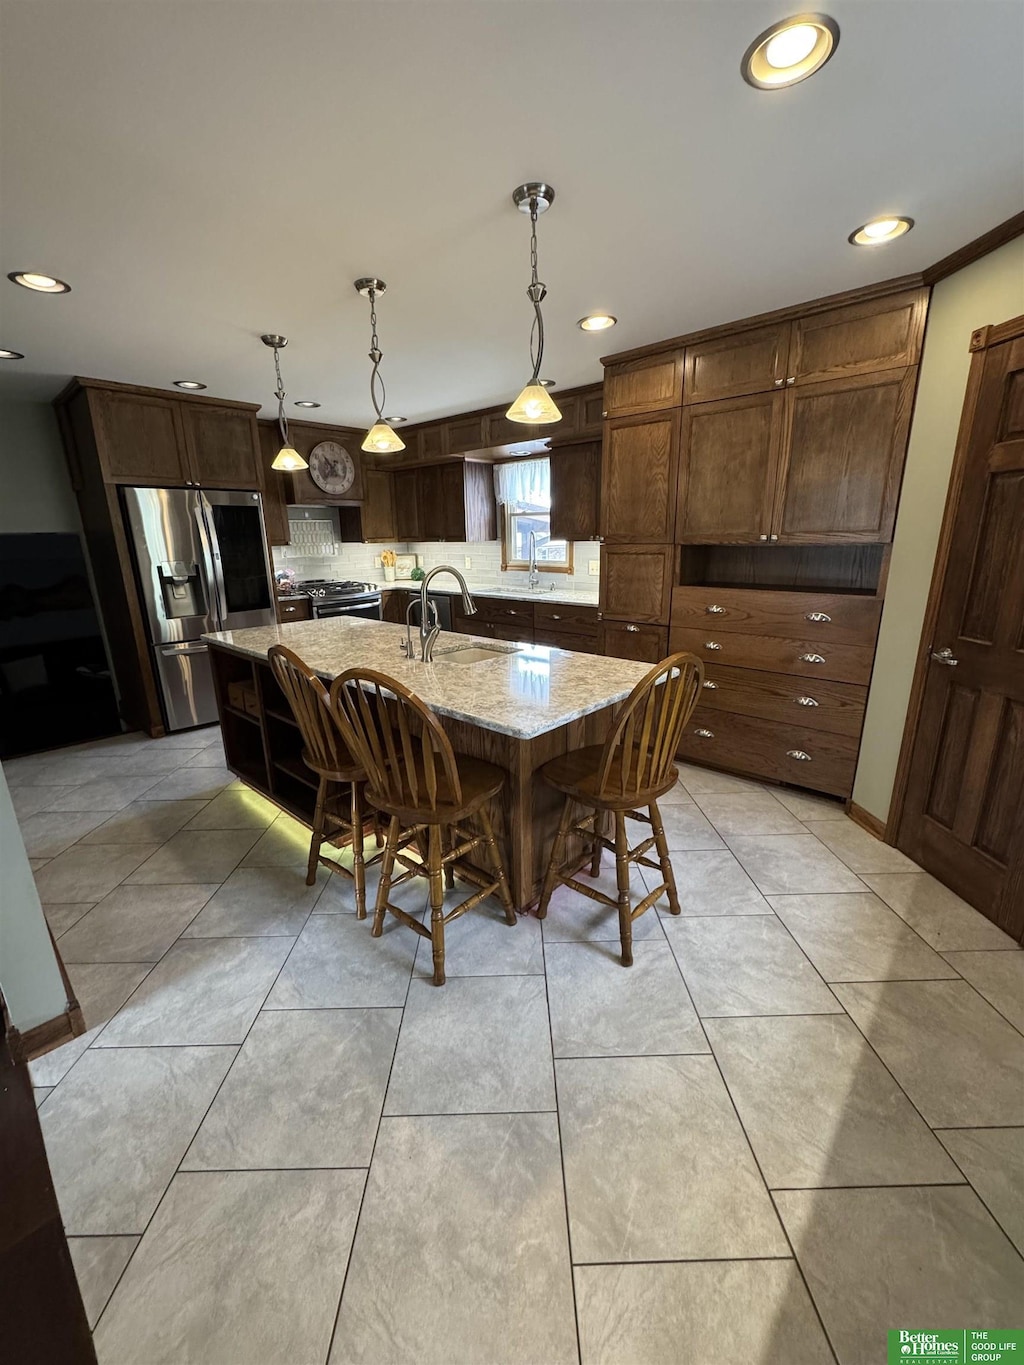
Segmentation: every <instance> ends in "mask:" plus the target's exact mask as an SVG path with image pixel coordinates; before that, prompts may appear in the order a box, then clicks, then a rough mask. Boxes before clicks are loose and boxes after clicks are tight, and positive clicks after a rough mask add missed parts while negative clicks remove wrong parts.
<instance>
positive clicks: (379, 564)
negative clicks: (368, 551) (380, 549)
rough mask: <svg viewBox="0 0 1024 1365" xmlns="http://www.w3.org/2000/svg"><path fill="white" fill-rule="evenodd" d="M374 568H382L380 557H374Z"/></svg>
mask: <svg viewBox="0 0 1024 1365" xmlns="http://www.w3.org/2000/svg"><path fill="white" fill-rule="evenodd" d="M373 567H374V568H375V569H379V568H380V567H381V562H380V555H374V556H373Z"/></svg>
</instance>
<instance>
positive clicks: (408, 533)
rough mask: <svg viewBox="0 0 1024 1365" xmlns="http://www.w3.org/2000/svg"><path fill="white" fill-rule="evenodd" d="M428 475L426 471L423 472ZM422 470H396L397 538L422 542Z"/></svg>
mask: <svg viewBox="0 0 1024 1365" xmlns="http://www.w3.org/2000/svg"><path fill="white" fill-rule="evenodd" d="M422 472H423V473H426V471H425V470H424V471H422ZM420 473H421V471H420V470H417V469H403V470H396V471H395V474H394V476H393V477H394V480H395V538H396V539H397V540H406V541H409V540H422V539H423V537H422V535H421V534H420V529H421V527H420V499H419V481H420Z"/></svg>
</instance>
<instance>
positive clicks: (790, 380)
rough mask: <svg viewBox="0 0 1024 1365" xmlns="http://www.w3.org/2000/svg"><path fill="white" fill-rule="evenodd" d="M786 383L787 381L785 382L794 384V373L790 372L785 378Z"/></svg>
mask: <svg viewBox="0 0 1024 1365" xmlns="http://www.w3.org/2000/svg"><path fill="white" fill-rule="evenodd" d="M786 383H787V384H795V383H796V375H795V374H791V375H790V376H789V378H788V379H787V380H786Z"/></svg>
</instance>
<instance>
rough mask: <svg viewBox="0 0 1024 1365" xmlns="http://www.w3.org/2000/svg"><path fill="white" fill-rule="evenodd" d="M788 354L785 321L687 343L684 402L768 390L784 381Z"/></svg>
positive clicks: (733, 396)
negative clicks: (710, 339)
mask: <svg viewBox="0 0 1024 1365" xmlns="http://www.w3.org/2000/svg"><path fill="white" fill-rule="evenodd" d="M788 356H789V323H788V322H783V323H778V324H776V326H774V327H759V328H757V329H756V330H755V331H752V332H740V333H738V334H737V335H735V336H727V337H715V338H714V340H712V341H705V342H702V343H701V344H700V345H697V346H687V348H686V361H685V366H684V370H683V402H684V403H706V402H709V401H714V400H716V399H720V398H738V397H741V396H742V395H743V394H747V393H765V392H770V391H771V390H772V389H775V388H779V387H781V386H782V385H783V384H784V383H785V380H786V361H787V359H788Z"/></svg>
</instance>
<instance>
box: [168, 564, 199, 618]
mask: <svg viewBox="0 0 1024 1365" xmlns="http://www.w3.org/2000/svg"><path fill="white" fill-rule="evenodd" d="M156 573H157V579H158V581H159V583H160V592H161V596H162V597H163V604H164V612H165V614H166V616H167V619H168V620H175V619H177V618H178V617H182V616H205V615H206V614H207V613H208V611H209V607H208V606H207V603H206V593H205V592H204V591H203V582H202V579H201V578H200V576H199V565H198V564H187V563H186V562H185V561H184V560H180V559H173V560H168V561H164V562H163V563H158V564H157V566H156Z"/></svg>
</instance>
